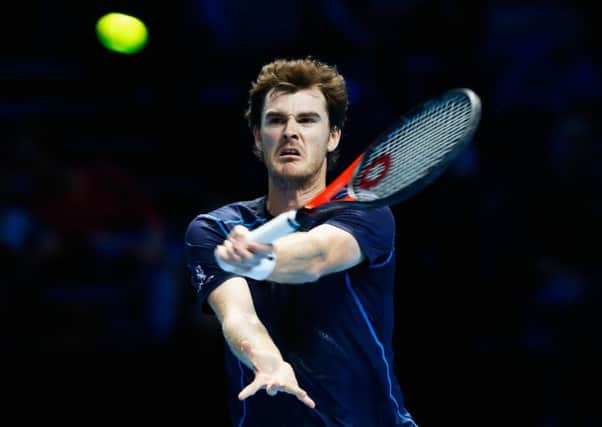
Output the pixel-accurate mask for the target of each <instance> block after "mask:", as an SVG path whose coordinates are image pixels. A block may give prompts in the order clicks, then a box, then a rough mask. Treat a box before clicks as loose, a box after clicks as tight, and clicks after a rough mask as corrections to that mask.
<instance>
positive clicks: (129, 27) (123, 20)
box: [96, 12, 148, 55]
mask: <svg viewBox="0 0 602 427" xmlns="http://www.w3.org/2000/svg"><path fill="white" fill-rule="evenodd" d="M96 35H97V36H98V40H100V43H102V45H103V46H104V47H106V48H107V49H109V50H112V51H115V52H119V53H124V54H128V55H129V54H133V53H136V52H138V51H140V50H141V49H142V48H144V46H146V43H147V41H148V30H147V29H146V25H144V23H143V22H142V21H141V20H140V19H138V18H135V17H133V16H130V15H126V14H124V13H116V12H112V13H107V14H106V15H104V16H102V17H101V18H100V19H99V20H98V21H97V22H96Z"/></svg>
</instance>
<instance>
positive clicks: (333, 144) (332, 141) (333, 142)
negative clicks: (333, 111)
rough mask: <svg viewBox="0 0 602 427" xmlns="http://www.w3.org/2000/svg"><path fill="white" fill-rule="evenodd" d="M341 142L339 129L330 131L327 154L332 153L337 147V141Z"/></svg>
mask: <svg viewBox="0 0 602 427" xmlns="http://www.w3.org/2000/svg"><path fill="white" fill-rule="evenodd" d="M340 140H341V129H339V128H337V127H335V128H334V129H332V130H331V131H330V136H329V137H328V145H327V148H328V152H329V153H332V152H333V151H334V150H335V149H336V148H337V147H338V145H339V141H340Z"/></svg>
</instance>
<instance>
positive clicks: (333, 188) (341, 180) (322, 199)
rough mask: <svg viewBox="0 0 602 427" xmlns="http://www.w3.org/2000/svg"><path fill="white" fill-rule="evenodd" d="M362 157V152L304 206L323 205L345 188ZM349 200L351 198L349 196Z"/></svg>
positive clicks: (311, 207)
mask: <svg viewBox="0 0 602 427" xmlns="http://www.w3.org/2000/svg"><path fill="white" fill-rule="evenodd" d="M363 157H364V153H362V154H360V155H359V156H358V157H357V158H356V159H355V160H354V161H353V163H351V164H350V165H349V166H348V167H347V169H345V170H344V171H343V172H342V173H341V174H340V175H339V176H338V177H337V178H336V179H335V180H334V181H332V182H331V183H330V185H329V186H328V187H326V188H325V189H324V191H322V192H321V193H320V194H318V195H317V196H316V197H314V198H313V199H312V200H310V201H309V203H307V204H306V205H305V206H304V208H307V209H314V208H315V207H317V206H320V205H323V204H324V203H328V202H330V201H332V199H333V198H334V197H335V196H336V195H337V194H339V192H340V191H341V190H342V189H343V188H345V187H346V186H347V185H348V184H349V182H350V181H351V178H352V177H353V173H354V172H355V169H356V168H357V166H358V165H359V164H360V162H361V161H362V158H363ZM343 200H344V199H343ZM349 200H353V198H350V199H349Z"/></svg>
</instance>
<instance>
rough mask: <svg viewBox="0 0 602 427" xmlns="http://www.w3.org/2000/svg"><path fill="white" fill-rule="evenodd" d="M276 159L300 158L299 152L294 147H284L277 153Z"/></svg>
mask: <svg viewBox="0 0 602 427" xmlns="http://www.w3.org/2000/svg"><path fill="white" fill-rule="evenodd" d="M278 157H280V158H282V159H296V158H299V157H301V152H300V151H299V150H297V149H296V148H294V147H284V148H282V149H281V150H280V152H279V153H278Z"/></svg>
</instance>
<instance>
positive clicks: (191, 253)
mask: <svg viewBox="0 0 602 427" xmlns="http://www.w3.org/2000/svg"><path fill="white" fill-rule="evenodd" d="M226 234H227V232H226V229H225V228H224V227H223V224H222V223H221V220H219V219H218V218H214V217H211V216H205V215H199V216H198V217H196V218H195V219H194V220H193V221H192V222H191V223H190V224H189V225H188V228H187V230H186V234H185V239H184V240H185V254H186V263H187V268H188V272H189V274H190V279H189V280H190V283H191V285H192V286H193V287H194V288H195V290H196V292H197V294H198V296H199V298H200V299H201V302H203V303H205V301H206V299H207V297H208V296H209V294H210V293H211V291H213V290H214V289H215V288H217V287H218V286H219V285H220V284H221V283H223V282H224V281H226V280H228V279H229V278H231V277H235V274H233V273H229V272H226V271H224V270H222V269H221V268H220V267H219V266H218V264H217V262H216V261H215V258H214V255H213V252H214V250H215V247H216V246H217V245H219V244H221V243H222V242H223V241H224V239H225V238H226ZM205 309H206V306H205Z"/></svg>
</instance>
